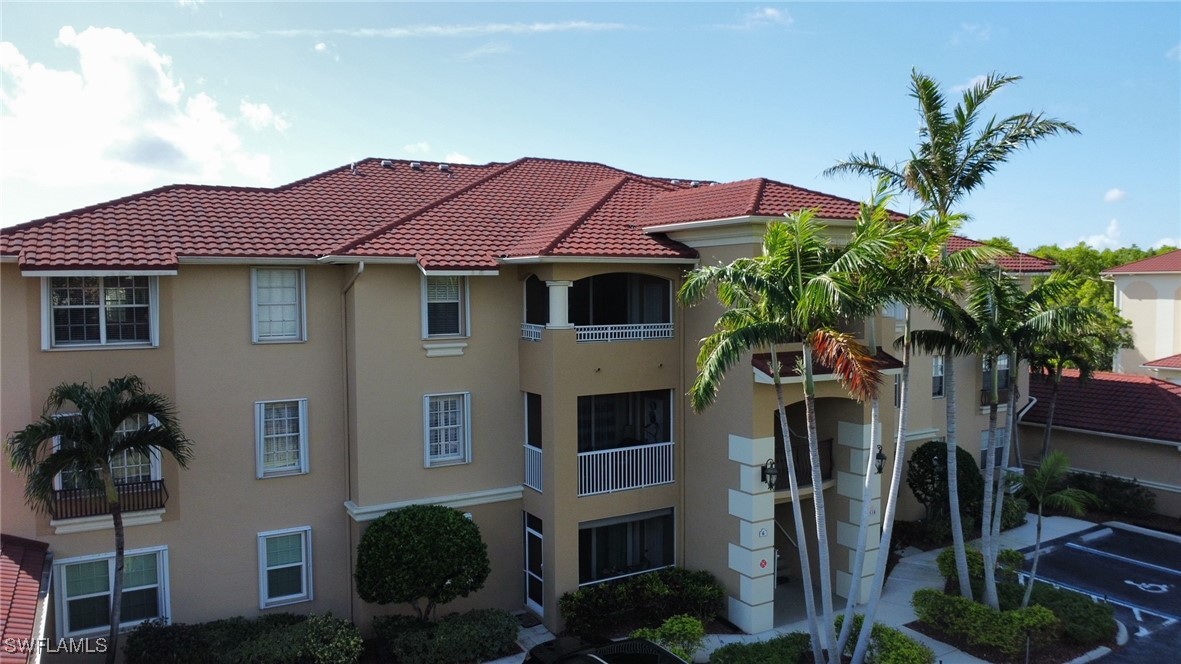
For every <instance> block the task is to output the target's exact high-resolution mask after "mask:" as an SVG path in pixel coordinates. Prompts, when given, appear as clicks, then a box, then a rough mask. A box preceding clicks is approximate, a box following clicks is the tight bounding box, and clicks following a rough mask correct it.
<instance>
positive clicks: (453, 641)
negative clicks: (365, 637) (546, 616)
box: [373, 609, 520, 664]
mask: <svg viewBox="0 0 1181 664" xmlns="http://www.w3.org/2000/svg"><path fill="white" fill-rule="evenodd" d="M519 627H520V626H519V625H518V623H517V619H516V618H514V617H513V615H512V614H511V613H509V612H508V611H503V610H501V609H476V610H474V611H468V612H467V613H453V614H451V615H449V616H447V617H445V618H443V619H442V620H440V621H439V622H433V623H432V622H423V621H421V620H419V619H418V618H415V617H413V616H404V615H398V616H378V617H376V618H374V619H373V630H374V631H375V632H377V636H378V637H379V638H381V640H382V641H383V642H384V643H385V645H386V647H387V648H388V649H389V653H390V655H392V656H393V658H394V659H395V660H396V661H398V662H401V663H402V664H453V663H455V662H481V661H485V660H489V659H496V658H497V657H500V656H502V655H504V654H505V653H507V652H509V651H510V650H512V649H513V648H514V647H515V646H516V642H517V632H518V630H519Z"/></svg>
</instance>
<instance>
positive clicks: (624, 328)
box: [574, 323, 673, 342]
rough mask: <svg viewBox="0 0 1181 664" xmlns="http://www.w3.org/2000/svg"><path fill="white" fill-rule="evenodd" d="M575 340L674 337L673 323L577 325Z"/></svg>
mask: <svg viewBox="0 0 1181 664" xmlns="http://www.w3.org/2000/svg"><path fill="white" fill-rule="evenodd" d="M574 335H575V340H576V341H578V342H588V341H639V340H642V339H672V338H673V324H672V323H638V324H634V325H575V326H574Z"/></svg>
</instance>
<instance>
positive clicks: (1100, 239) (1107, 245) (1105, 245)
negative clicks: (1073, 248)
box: [1075, 219, 1123, 249]
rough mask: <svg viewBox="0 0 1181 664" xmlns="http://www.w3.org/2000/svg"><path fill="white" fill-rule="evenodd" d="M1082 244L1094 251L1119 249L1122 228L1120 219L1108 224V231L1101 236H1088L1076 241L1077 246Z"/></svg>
mask: <svg viewBox="0 0 1181 664" xmlns="http://www.w3.org/2000/svg"><path fill="white" fill-rule="evenodd" d="M1079 242H1082V243H1084V244H1086V245H1087V246H1089V247H1091V248H1093V249H1117V248H1119V247H1121V246H1123V245H1122V244H1120V227H1119V219H1112V220H1111V221H1109V222H1107V230H1105V231H1104V232H1103V233H1102V234H1101V235H1087V236H1084V237H1080V238H1079V239H1078V240H1076V241H1075V244H1077V243H1079Z"/></svg>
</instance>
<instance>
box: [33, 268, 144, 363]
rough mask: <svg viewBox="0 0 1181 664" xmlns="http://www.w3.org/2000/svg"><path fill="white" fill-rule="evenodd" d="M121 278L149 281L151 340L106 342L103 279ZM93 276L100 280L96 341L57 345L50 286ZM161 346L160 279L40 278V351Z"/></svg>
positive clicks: (72, 276)
mask: <svg viewBox="0 0 1181 664" xmlns="http://www.w3.org/2000/svg"><path fill="white" fill-rule="evenodd" d="M118 276H129V277H146V278H147V280H148V341H107V326H106V302H105V299H104V298H103V297H102V296H101V292H102V291H103V290H105V286H104V285H102V284H104V283H105V282H104V280H105V279H108V278H117V277H118ZM75 277H94V278H96V279H98V280H99V283H100V286H99V291H100V296H99V304H98V310H99V325H98V334H99V340H98V341H97V342H85V343H62V344H59V343H57V342H56V341H55V340H54V338H53V288H52V287H51V286H50V284H51V282H52V280H53V279H55V278H67V279H68V278H75ZM159 346H160V280H159V278H157V277H154V276H150V275H142V274H126V275H114V276H105V275H104V276H98V275H86V274H75V275H70V276H64V277H63V276H59V277H42V278H41V350H100V349H116V348H121V349H127V348H159Z"/></svg>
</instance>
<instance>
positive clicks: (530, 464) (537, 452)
mask: <svg viewBox="0 0 1181 664" xmlns="http://www.w3.org/2000/svg"><path fill="white" fill-rule="evenodd" d="M525 486H527V487H529V488H530V489H533V490H534V491H536V492H538V493H541V448H539V447H534V446H532V445H525Z"/></svg>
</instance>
